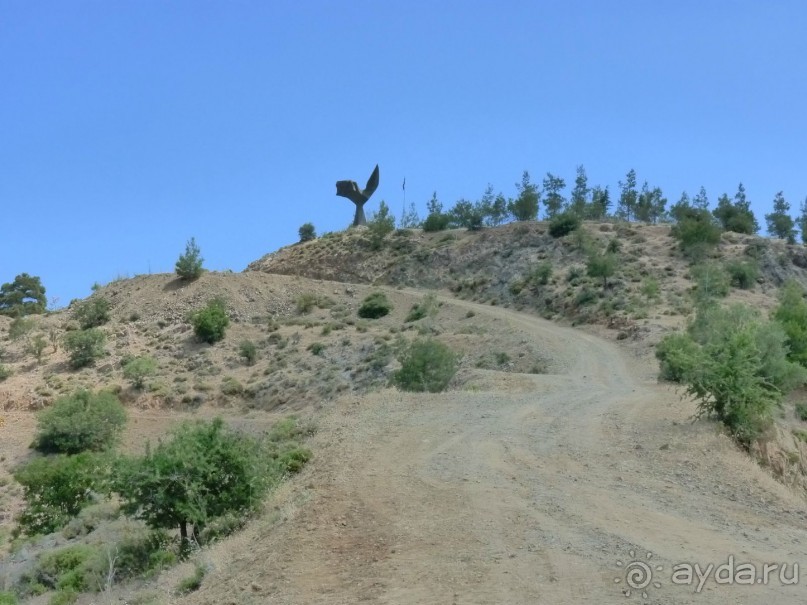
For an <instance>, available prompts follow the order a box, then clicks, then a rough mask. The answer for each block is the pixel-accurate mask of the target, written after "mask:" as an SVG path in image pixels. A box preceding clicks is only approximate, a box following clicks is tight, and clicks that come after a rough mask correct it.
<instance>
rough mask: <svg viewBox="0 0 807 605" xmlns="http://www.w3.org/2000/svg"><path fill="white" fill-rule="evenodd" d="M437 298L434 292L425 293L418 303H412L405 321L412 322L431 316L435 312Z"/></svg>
mask: <svg viewBox="0 0 807 605" xmlns="http://www.w3.org/2000/svg"><path fill="white" fill-rule="evenodd" d="M437 308H438V305H437V298H436V297H435V296H434V294H427V295H426V296H425V297H424V298H423V300H422V301H420V302H419V303H417V304H415V305H412V308H411V309H410V311H409V313H408V314H407V316H406V319H405V320H404V321H405V322H407V323H409V322H413V321H418V320H421V319H423V318H424V317H427V316H433V315H436V314H437Z"/></svg>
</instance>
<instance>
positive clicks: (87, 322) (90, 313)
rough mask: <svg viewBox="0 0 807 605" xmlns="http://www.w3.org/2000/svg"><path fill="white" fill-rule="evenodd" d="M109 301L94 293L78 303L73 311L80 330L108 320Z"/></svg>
mask: <svg viewBox="0 0 807 605" xmlns="http://www.w3.org/2000/svg"><path fill="white" fill-rule="evenodd" d="M110 306H111V304H110V302H109V301H108V300H107V299H106V298H104V297H103V296H100V295H97V294H96V295H95V296H93V297H92V298H89V299H87V300H85V301H82V302H80V303H78V304H77V305H76V307H75V309H74V311H73V317H75V318H76V320H77V321H78V323H79V325H80V326H81V329H82V330H86V329H87V328H96V327H98V326H102V325H104V324H105V323H106V322H108V321H109V308H110Z"/></svg>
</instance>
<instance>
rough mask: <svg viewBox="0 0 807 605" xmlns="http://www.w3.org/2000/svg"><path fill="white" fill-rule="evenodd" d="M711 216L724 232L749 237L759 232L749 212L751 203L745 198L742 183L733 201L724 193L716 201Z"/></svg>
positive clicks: (751, 212)
mask: <svg viewBox="0 0 807 605" xmlns="http://www.w3.org/2000/svg"><path fill="white" fill-rule="evenodd" d="M712 214H713V215H714V217H715V218H716V219H717V220H718V221H720V225H721V226H722V227H723V229H724V230H726V231H733V232H735V233H746V234H749V235H750V234H754V233H756V232H757V231H759V223H757V219H756V218H755V217H754V213H753V211H752V210H751V202H749V201H748V198H747V197H746V194H745V187H743V184H742V183H740V185H739V186H738V188H737V193H736V194H735V195H734V201H733V202H732V201H731V200H730V199H729V197H728V195H726V194H725V193H724V194H723V195H721V196H720V198H719V199H718V200H717V207H716V208H715V209H714V210H712Z"/></svg>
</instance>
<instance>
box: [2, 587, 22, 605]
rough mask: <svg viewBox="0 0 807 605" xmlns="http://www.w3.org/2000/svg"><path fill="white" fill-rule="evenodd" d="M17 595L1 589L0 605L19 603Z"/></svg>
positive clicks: (15, 604)
mask: <svg viewBox="0 0 807 605" xmlns="http://www.w3.org/2000/svg"><path fill="white" fill-rule="evenodd" d="M17 603H18V601H17V595H15V594H14V593H13V592H6V591H5V590H0V605H17Z"/></svg>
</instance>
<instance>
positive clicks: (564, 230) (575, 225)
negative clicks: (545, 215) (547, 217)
mask: <svg viewBox="0 0 807 605" xmlns="http://www.w3.org/2000/svg"><path fill="white" fill-rule="evenodd" d="M579 228H580V217H579V216H578V215H577V214H575V213H574V212H568V211H567V212H561V213H560V214H556V215H555V216H554V217H553V218H552V220H551V221H549V235H551V236H552V237H563V236H564V235H569V234H570V233H571V232H572V231H575V230H577V229H579Z"/></svg>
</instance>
